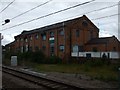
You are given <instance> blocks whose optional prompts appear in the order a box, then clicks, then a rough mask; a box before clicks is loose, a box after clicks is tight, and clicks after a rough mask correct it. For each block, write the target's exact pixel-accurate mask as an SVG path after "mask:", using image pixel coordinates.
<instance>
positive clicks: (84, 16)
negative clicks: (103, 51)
mask: <svg viewBox="0 0 120 90" xmlns="http://www.w3.org/2000/svg"><path fill="white" fill-rule="evenodd" d="M82 18H86V19H87V20H89V19H88V18H87V17H86V15H83V16H82V17H78V18H74V19H71V20H67V21H63V22H64V25H67V24H68V23H70V22H74V20H78V19H82ZM89 21H90V20H89ZM63 22H59V23H55V24H52V25H48V26H44V27H41V28H36V29H33V30H30V31H26V30H24V31H23V32H22V33H21V34H19V35H17V36H20V35H26V34H31V33H36V32H42V31H46V30H50V29H53V28H59V27H63ZM90 23H91V24H92V25H93V26H94V27H95V28H97V27H96V26H95V25H94V24H93V23H92V22H91V21H90ZM97 29H98V28H97ZM98 30H99V29H98ZM17 36H15V37H17Z"/></svg>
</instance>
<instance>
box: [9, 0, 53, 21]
mask: <svg viewBox="0 0 120 90" xmlns="http://www.w3.org/2000/svg"><path fill="white" fill-rule="evenodd" d="M51 1H52V0H49V1H47V2H44V3H42V4H40V5H38V6H36V7H33V8H31V9H29V10H27V11H25V12H23V13H21V14H19V15H17V16H15V17H13V18H11V19H10V20H13V19H15V18H17V17H19V16H22V15H24V14H26V13H28V12H30V11H32V10H34V9H36V8H38V7H40V6H43V5H45V4H47V3H49V2H51Z"/></svg>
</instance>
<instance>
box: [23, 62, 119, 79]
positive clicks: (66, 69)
mask: <svg viewBox="0 0 120 90" xmlns="http://www.w3.org/2000/svg"><path fill="white" fill-rule="evenodd" d="M98 62H100V64H99V63H98ZM25 65H28V67H31V68H34V70H36V71H38V72H60V73H74V74H76V73H77V74H85V75H88V76H90V77H91V78H93V79H98V80H103V81H117V80H118V70H117V69H118V67H120V64H108V62H104V61H99V60H98V61H97V60H96V61H87V62H85V63H84V64H37V63H30V62H26V63H25Z"/></svg>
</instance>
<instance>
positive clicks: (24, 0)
mask: <svg viewBox="0 0 120 90" xmlns="http://www.w3.org/2000/svg"><path fill="white" fill-rule="evenodd" d="M12 1H13V0H2V1H1V3H0V6H1V7H0V11H1V10H3V9H4V8H5V7H6V6H7V5H8V4H9V3H10V2H12ZM46 1H49V0H42V1H41V0H15V2H13V3H12V4H11V5H10V6H9V7H8V8H7V9H6V10H4V11H3V12H2V13H0V21H1V24H0V25H1V26H0V27H2V28H0V33H2V35H3V36H4V39H3V40H2V45H5V44H8V43H10V42H12V41H13V40H14V36H16V35H18V34H20V33H21V32H22V31H23V30H28V31H29V30H32V29H35V28H39V27H43V26H47V25H51V24H54V23H57V22H61V21H65V20H69V19H73V18H77V17H81V16H82V15H83V14H85V15H86V16H87V17H88V18H89V19H90V20H91V21H92V22H93V23H94V24H95V25H96V26H97V27H98V28H99V29H100V33H99V35H100V37H109V36H113V35H115V36H116V37H117V38H118V15H115V16H111V17H106V18H101V17H104V16H110V15H114V14H118V6H117V5H116V6H114V7H111V8H107V9H104V10H99V11H94V12H92V13H88V14H86V13H87V12H90V11H93V10H97V9H100V8H104V7H107V6H112V5H115V4H118V1H119V0H114V2H113V0H106V1H101V0H95V1H93V2H91V3H89V4H85V5H83V6H79V7H76V8H73V9H70V10H67V11H64V12H61V13H58V14H55V15H52V16H48V17H45V18H42V19H39V20H36V21H33V22H30V23H27V24H24V25H20V26H17V27H14V28H10V29H6V28H9V27H11V26H14V25H17V24H20V23H22V22H26V21H29V20H31V19H34V18H37V17H40V16H44V15H47V14H49V13H53V12H56V11H59V10H62V9H65V8H68V7H71V6H74V5H77V4H79V3H83V2H86V1H90V0H66V1H65V0H52V1H51V2H49V3H47V4H45V5H43V6H40V7H39V8H36V9H34V10H32V11H30V12H28V13H26V14H24V15H22V16H20V17H18V18H15V19H13V20H11V22H10V23H8V24H6V25H4V26H2V24H3V23H4V22H2V21H4V20H5V19H11V18H13V17H15V16H17V15H19V14H21V13H23V12H25V11H27V10H29V9H31V8H33V7H36V6H38V5H40V4H42V3H44V2H46ZM98 18H99V19H98ZM4 29H6V30H4ZM1 30H3V31H1Z"/></svg>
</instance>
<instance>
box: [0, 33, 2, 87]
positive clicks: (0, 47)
mask: <svg viewBox="0 0 120 90" xmlns="http://www.w3.org/2000/svg"><path fill="white" fill-rule="evenodd" d="M1 66H2V45H1V33H0V89H2V67H1Z"/></svg>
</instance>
